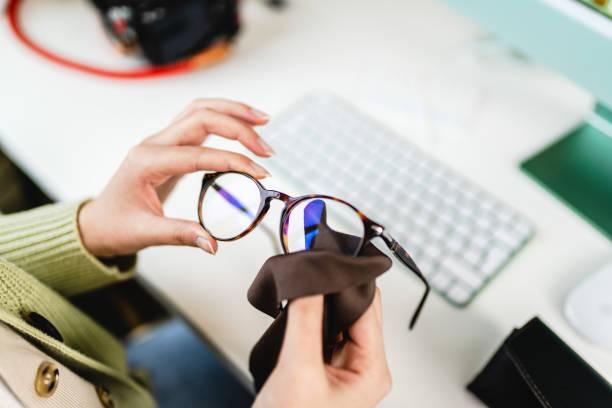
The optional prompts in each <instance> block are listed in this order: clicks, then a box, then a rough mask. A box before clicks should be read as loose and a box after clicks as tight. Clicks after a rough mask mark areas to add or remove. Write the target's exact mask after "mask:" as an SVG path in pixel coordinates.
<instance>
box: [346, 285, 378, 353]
mask: <svg viewBox="0 0 612 408" xmlns="http://www.w3.org/2000/svg"><path fill="white" fill-rule="evenodd" d="M348 332H349V335H350V337H351V340H352V341H353V342H354V343H355V344H356V345H357V346H358V347H361V348H363V349H365V350H368V351H374V352H376V353H383V354H384V344H383V337H382V306H381V301H380V290H379V289H378V288H376V293H375V294H374V299H373V300H372V304H371V305H370V307H368V309H367V310H366V311H365V313H364V314H363V315H361V317H360V318H359V319H357V321H356V322H355V323H353V325H352V326H351V327H349V330H348Z"/></svg>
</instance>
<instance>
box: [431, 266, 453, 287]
mask: <svg viewBox="0 0 612 408" xmlns="http://www.w3.org/2000/svg"><path fill="white" fill-rule="evenodd" d="M450 282H451V275H450V274H449V273H448V272H446V271H445V270H443V269H440V270H438V273H436V274H435V275H434V277H433V279H432V280H431V286H433V287H434V288H436V289H437V290H439V291H441V292H443V291H444V290H445V289H446V288H447V287H448V285H450Z"/></svg>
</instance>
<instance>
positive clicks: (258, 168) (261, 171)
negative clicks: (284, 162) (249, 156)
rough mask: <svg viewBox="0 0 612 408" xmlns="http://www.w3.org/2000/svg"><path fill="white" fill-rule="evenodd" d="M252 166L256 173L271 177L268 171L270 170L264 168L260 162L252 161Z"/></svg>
mask: <svg viewBox="0 0 612 408" xmlns="http://www.w3.org/2000/svg"><path fill="white" fill-rule="evenodd" d="M251 168H252V169H253V170H255V173H256V174H262V175H264V176H265V177H270V173H269V172H268V170H266V169H264V168H263V167H261V166H260V165H259V164H257V163H255V162H251Z"/></svg>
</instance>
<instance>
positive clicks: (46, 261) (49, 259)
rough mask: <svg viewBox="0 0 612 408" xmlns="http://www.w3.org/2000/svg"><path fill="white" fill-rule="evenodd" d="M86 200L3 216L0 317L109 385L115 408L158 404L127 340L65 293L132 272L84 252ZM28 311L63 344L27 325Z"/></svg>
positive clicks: (96, 380) (73, 366) (64, 361)
mask: <svg viewBox="0 0 612 408" xmlns="http://www.w3.org/2000/svg"><path fill="white" fill-rule="evenodd" d="M81 204H82V203H75V204H54V205H47V206H44V207H40V208H37V209H34V210H30V211H24V212H21V213H17V214H12V215H0V322H2V323H4V324H6V325H7V326H10V327H11V328H12V329H13V330H15V331H16V332H17V333H19V334H20V335H21V336H23V337H24V338H25V339H27V340H28V341H29V342H30V343H31V344H33V345H35V346H36V347H37V348H38V349H40V350H42V351H44V352H45V353H46V354H48V355H49V356H51V357H53V358H54V359H56V360H57V361H59V362H61V363H62V364H64V365H65V366H67V367H69V368H70V369H72V370H73V371H74V372H75V373H77V374H79V375H80V376H82V377H83V378H84V379H86V380H87V381H89V382H91V383H92V384H94V385H98V386H101V387H104V388H106V389H107V390H108V391H109V392H110V394H111V395H112V396H113V399H114V400H115V402H116V406H117V407H151V406H155V403H154V401H153V399H152V397H151V394H150V393H149V392H148V391H147V390H146V389H145V388H143V387H142V386H141V385H139V384H138V383H137V382H135V381H134V380H133V379H132V378H131V377H130V376H129V373H128V366H127V362H126V357H125V353H124V350H123V346H122V344H121V343H120V342H119V341H118V340H117V339H116V338H114V337H113V336H112V335H111V334H110V333H108V332H107V331H106V330H104V329H103V328H102V327H101V326H99V325H98V324H97V323H96V322H95V321H93V320H92V319H91V318H89V317H88V316H86V315H85V314H83V313H82V312H81V311H79V310H78V309H77V308H75V307H74V306H73V305H72V304H70V303H69V302H68V301H67V300H66V299H64V297H63V296H70V295H76V294H79V293H83V292H86V291H89V290H92V289H96V288H99V287H101V286H104V285H108V284H112V283H114V282H118V281H121V280H124V279H129V278H130V277H131V275H132V273H133V269H134V268H133V265H132V266H131V267H130V268H129V269H128V270H125V271H122V270H120V268H119V267H118V266H108V265H106V264H104V263H102V262H101V261H100V260H98V259H97V258H95V257H94V256H92V255H91V254H89V253H88V252H87V251H86V250H85V248H84V247H83V244H82V243H81V240H80V236H79V231H78V225H77V213H78V209H79V207H80V205H81ZM133 263H135V262H133ZM29 312H36V313H38V314H39V315H41V316H43V317H44V318H46V319H47V320H48V321H49V322H50V323H51V324H52V325H53V326H54V327H55V328H56V329H57V331H58V332H59V333H60V334H61V337H62V338H63V341H59V340H56V339H55V338H53V337H51V336H49V335H47V334H45V333H43V332H42V331H41V330H39V329H37V328H35V327H33V326H32V325H30V324H28V323H27V322H26V321H25V320H24V315H25V314H27V313H29Z"/></svg>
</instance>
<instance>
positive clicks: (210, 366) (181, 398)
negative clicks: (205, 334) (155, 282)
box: [126, 318, 253, 408]
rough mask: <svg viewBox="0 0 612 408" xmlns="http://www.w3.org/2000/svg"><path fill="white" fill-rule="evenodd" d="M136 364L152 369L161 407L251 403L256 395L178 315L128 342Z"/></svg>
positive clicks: (185, 407)
mask: <svg viewBox="0 0 612 408" xmlns="http://www.w3.org/2000/svg"><path fill="white" fill-rule="evenodd" d="M126 349H127V355H128V362H129V364H130V367H132V368H142V369H144V370H146V372H147V373H148V377H149V380H150V383H151V385H152V391H153V395H154V397H155V400H156V401H157V404H158V405H159V407H160V408H170V407H181V408H189V407H249V406H251V404H252V403H253V395H252V394H251V392H250V391H248V390H247V389H246V388H245V387H244V386H242V385H241V384H240V383H239V382H238V381H237V380H236V378H235V377H234V376H233V375H232V374H231V373H230V372H229V371H228V369H227V368H226V367H225V366H224V365H223V364H222V363H221V362H220V361H219V360H218V359H217V358H216V357H215V356H214V355H213V354H212V353H211V352H210V351H209V350H208V349H207V347H206V346H205V344H204V343H203V342H202V340H201V339H200V338H199V337H198V336H197V334H195V333H194V332H193V330H192V329H191V328H190V327H189V326H188V325H187V324H186V323H185V322H184V321H183V320H181V319H179V318H174V319H171V320H169V321H168V322H166V323H163V324H161V325H160V326H158V327H155V328H154V329H152V330H151V331H149V332H147V333H145V334H143V335H141V336H140V337H138V338H136V339H134V340H130V341H129V342H128V344H127V345H126Z"/></svg>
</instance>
